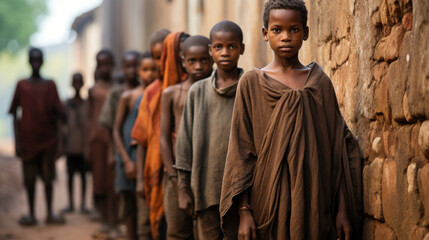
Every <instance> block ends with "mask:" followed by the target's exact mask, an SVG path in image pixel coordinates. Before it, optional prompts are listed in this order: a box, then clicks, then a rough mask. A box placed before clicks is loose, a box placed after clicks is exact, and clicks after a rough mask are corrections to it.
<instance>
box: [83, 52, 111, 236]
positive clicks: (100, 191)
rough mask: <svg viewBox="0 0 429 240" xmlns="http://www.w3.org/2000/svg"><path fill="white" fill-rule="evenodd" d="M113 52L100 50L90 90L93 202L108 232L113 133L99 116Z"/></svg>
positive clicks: (109, 224) (109, 223) (100, 230)
mask: <svg viewBox="0 0 429 240" xmlns="http://www.w3.org/2000/svg"><path fill="white" fill-rule="evenodd" d="M113 59H114V58H113V54H112V52H111V51H109V50H105V49H104V50H101V51H99V52H98V53H97V55H96V61H97V66H96V68H97V70H96V73H97V77H98V78H97V80H96V81H95V84H94V86H93V87H91V88H90V89H89V92H88V104H89V120H90V122H89V127H90V129H89V144H88V146H89V160H90V162H91V164H92V176H93V193H94V205H95V207H96V209H97V211H98V212H99V213H100V215H101V221H102V225H101V227H100V229H99V231H98V232H100V233H107V232H109V231H110V230H111V229H112V228H113V226H114V225H115V218H114V214H112V211H114V202H113V201H112V198H113V197H112V195H113V194H114V192H113V173H112V171H111V169H110V168H111V166H109V164H108V158H109V146H110V134H109V131H108V130H107V129H105V128H103V127H102V126H101V125H100V124H99V122H98V118H99V116H100V112H101V109H102V107H103V104H104V101H105V99H106V96H107V94H108V93H109V89H110V88H111V86H112V70H113V66H114V60H113Z"/></svg>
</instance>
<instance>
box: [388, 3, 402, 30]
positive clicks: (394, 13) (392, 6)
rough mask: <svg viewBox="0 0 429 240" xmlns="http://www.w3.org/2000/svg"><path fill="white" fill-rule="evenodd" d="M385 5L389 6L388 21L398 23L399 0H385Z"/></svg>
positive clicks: (399, 12) (399, 13)
mask: <svg viewBox="0 0 429 240" xmlns="http://www.w3.org/2000/svg"><path fill="white" fill-rule="evenodd" d="M387 6H388V8H389V17H390V21H391V22H392V23H393V24H396V23H398V22H399V19H400V17H401V15H402V13H401V7H400V5H399V1H398V0H387Z"/></svg>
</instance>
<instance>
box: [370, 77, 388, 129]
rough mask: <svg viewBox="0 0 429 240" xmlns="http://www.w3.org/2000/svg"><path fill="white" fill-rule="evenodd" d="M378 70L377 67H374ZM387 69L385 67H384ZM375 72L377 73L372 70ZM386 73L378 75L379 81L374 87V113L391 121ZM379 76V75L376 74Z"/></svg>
mask: <svg viewBox="0 0 429 240" xmlns="http://www.w3.org/2000/svg"><path fill="white" fill-rule="evenodd" d="M376 70H377V71H378V69H376ZM386 71H387V69H386ZM375 74H377V75H378V74H379V73H376V72H374V78H375V77H376V76H375ZM385 76H386V74H384V75H382V76H381V77H380V81H377V82H376V84H375V89H374V111H375V113H376V114H383V116H384V119H385V120H386V121H387V122H388V123H390V122H391V120H390V119H391V110H390V101H389V86H388V78H387V77H385ZM377 77H379V76H377Z"/></svg>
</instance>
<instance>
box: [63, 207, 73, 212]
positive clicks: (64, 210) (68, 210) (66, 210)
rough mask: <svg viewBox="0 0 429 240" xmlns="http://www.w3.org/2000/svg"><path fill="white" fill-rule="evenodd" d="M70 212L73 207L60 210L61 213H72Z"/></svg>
mask: <svg viewBox="0 0 429 240" xmlns="http://www.w3.org/2000/svg"><path fill="white" fill-rule="evenodd" d="M72 212H74V207H73V206H68V207H66V208H64V209H63V210H61V213H72Z"/></svg>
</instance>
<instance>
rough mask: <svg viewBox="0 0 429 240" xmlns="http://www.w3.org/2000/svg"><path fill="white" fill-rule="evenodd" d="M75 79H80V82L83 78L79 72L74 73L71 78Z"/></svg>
mask: <svg viewBox="0 0 429 240" xmlns="http://www.w3.org/2000/svg"><path fill="white" fill-rule="evenodd" d="M76 77H78V78H80V79H81V80H83V76H82V73H80V72H76V73H74V74H73V76H72V78H73V79H75V78H76Z"/></svg>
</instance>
